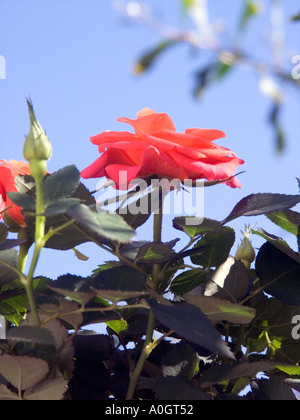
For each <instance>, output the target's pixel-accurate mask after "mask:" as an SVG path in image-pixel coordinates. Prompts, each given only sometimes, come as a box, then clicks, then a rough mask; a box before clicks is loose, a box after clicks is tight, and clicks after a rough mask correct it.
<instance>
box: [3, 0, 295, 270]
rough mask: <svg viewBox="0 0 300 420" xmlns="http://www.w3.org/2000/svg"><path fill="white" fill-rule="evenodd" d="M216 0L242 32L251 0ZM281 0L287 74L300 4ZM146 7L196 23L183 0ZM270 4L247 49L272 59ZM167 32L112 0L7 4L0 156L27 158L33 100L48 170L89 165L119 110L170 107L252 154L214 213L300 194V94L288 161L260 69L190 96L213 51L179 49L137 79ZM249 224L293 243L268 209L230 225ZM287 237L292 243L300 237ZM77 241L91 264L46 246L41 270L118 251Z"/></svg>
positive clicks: (288, 113)
mask: <svg viewBox="0 0 300 420" xmlns="http://www.w3.org/2000/svg"><path fill="white" fill-rule="evenodd" d="M208 3H209V11H210V13H211V18H212V20H214V21H220V20H223V21H224V22H225V23H226V25H227V29H228V32H229V37H230V36H233V35H234V32H235V29H234V22H236V17H237V15H238V14H239V13H240V10H241V4H242V2H241V1H240V0H222V1H219V0H209V2H208ZM265 3H266V4H270V2H265ZM283 3H284V5H285V9H286V10H285V16H284V19H285V22H286V29H287V33H286V46H287V51H288V53H287V55H286V57H285V62H284V67H285V69H286V70H287V71H288V72H289V71H292V64H291V62H290V55H289V54H291V53H294V54H300V46H299V39H300V36H299V29H300V24H299V23H298V24H296V23H295V24H290V23H288V17H289V16H291V15H292V14H295V13H296V12H298V11H299V10H298V9H299V2H298V1H297V0H289V1H288V2H283ZM148 4H149V5H150V6H151V8H152V9H153V10H154V13H155V14H156V16H157V17H158V18H159V19H160V20H163V21H166V22H167V23H169V24H172V25H175V26H178V27H181V28H193V26H192V25H191V22H189V20H188V18H187V17H185V16H183V14H182V10H181V8H180V2H179V1H178V0H169V1H168V2H162V1H161V0H148ZM268 7H269V6H268ZM268 7H267V9H266V10H265V12H264V13H262V14H261V15H260V16H259V17H258V18H257V20H256V21H254V22H253V24H252V25H251V26H250V27H249V30H248V31H247V32H246V33H245V35H244V37H245V38H244V42H245V45H246V47H247V49H248V50H249V51H251V53H252V54H254V55H256V56H259V57H260V58H262V59H264V58H265V59H269V58H270V55H269V52H268V50H267V51H266V49H265V47H264V45H265V42H268V39H269V35H270V21H269V17H268V13H267V12H268ZM229 37H228V38H229ZM160 40H161V36H160V35H158V34H157V33H155V32H152V31H150V30H148V29H146V28H144V27H143V26H137V25H134V24H129V23H128V22H126V21H125V20H124V19H123V18H122V17H121V15H120V14H119V13H117V12H116V10H114V9H113V8H112V6H111V2H110V1H109V0H84V1H83V0H0V55H1V56H3V57H5V61H6V79H5V80H1V79H0V144H1V156H0V158H1V159H7V160H9V159H16V160H21V159H23V157H22V146H23V141H24V138H25V135H26V134H27V132H28V129H29V120H28V113H27V108H26V101H25V97H27V96H30V97H31V99H32V101H33V104H34V107H35V111H36V114H37V117H38V119H39V121H40V122H41V124H42V126H43V127H44V128H45V129H46V131H47V134H48V136H49V138H50V140H51V142H52V145H53V157H52V159H51V161H50V162H49V171H51V172H53V171H55V170H58V169H59V168H61V167H63V166H66V165H69V164H75V165H76V166H77V167H78V168H79V169H83V168H85V167H86V166H87V165H89V164H90V163H91V162H93V161H94V160H95V158H97V157H98V152H97V148H96V147H95V146H93V145H92V144H91V143H90V140H89V139H90V136H92V135H94V134H97V133H100V132H101V131H103V130H108V129H110V130H123V129H126V126H124V125H123V124H121V123H118V122H117V121H116V120H117V118H119V117H130V118H134V117H135V115H136V113H137V112H138V111H139V110H140V109H142V108H144V107H150V108H152V109H154V110H155V111H157V112H167V113H168V114H169V115H170V116H171V118H172V119H173V121H174V123H175V126H176V128H177V130H178V131H184V130H185V129H186V128H189V127H202V128H217V129H220V130H222V131H224V132H225V133H226V135H227V137H226V139H223V140H222V142H220V143H219V144H222V145H224V146H225V147H228V148H230V149H231V150H233V151H235V153H236V154H237V155H238V156H239V157H240V158H242V159H244V160H245V162H246V163H245V165H243V167H242V169H243V170H245V171H246V173H245V174H243V175H241V176H240V177H239V179H240V180H241V182H242V185H243V187H242V189H241V190H233V189H231V188H229V187H227V186H225V185H220V186H217V187H213V188H209V189H207V190H206V191H205V216H206V217H209V218H214V219H217V220H222V219H224V218H225V217H226V216H227V215H228V213H229V212H230V211H231V209H232V208H233V207H234V205H235V204H236V203H237V202H238V201H239V200H240V199H241V198H243V197H245V196H246V195H249V194H251V193H258V192H278V193H285V194H297V193H298V187H297V182H296V179H295V178H296V177H300V165H299V158H300V141H299V138H300V123H299V121H300V120H299V111H300V109H299V108H300V106H299V92H296V91H293V90H292V89H288V90H287V91H286V94H285V108H284V112H283V123H284V127H285V129H286V132H287V133H286V134H287V141H288V145H287V148H286V151H285V153H284V154H283V155H282V156H280V157H279V156H277V155H276V152H275V148H274V140H273V132H272V130H271V128H270V126H269V124H268V123H267V116H268V112H269V104H270V102H269V100H268V98H266V97H264V96H262V95H261V93H260V92H259V89H258V83H257V76H256V75H255V74H253V73H251V72H249V71H243V70H234V71H233V72H232V73H231V74H230V75H229V76H228V77H227V79H226V80H224V82H223V83H222V84H219V85H217V86H214V87H212V88H211V89H210V90H209V91H208V92H207V93H206V94H205V95H204V97H203V98H202V99H201V100H200V101H196V100H195V99H194V98H193V97H192V87H193V82H194V79H193V75H194V73H195V71H197V70H199V68H200V67H201V63H202V64H203V63H204V62H205V57H207V56H206V55H204V54H202V52H200V51H197V52H195V51H192V50H191V48H190V47H188V46H186V45H180V46H178V47H176V48H173V49H170V50H169V51H168V52H167V53H166V54H165V55H164V56H162V58H161V60H159V62H158V63H157V65H155V66H154V68H153V69H151V71H149V73H147V74H145V75H144V76H142V77H139V78H137V77H135V76H133V74H132V67H133V63H134V62H135V61H136V60H137V58H138V57H139V56H140V55H141V54H142V53H143V52H145V51H146V50H148V49H149V48H151V47H152V46H154V45H155V44H156V43H158V42H159V41H160ZM83 182H84V184H85V185H86V186H87V187H89V188H90V189H92V190H93V189H95V187H96V184H97V180H87V181H86V180H84V181H83ZM171 219H172V217H171V216H166V217H165V224H164V231H163V239H164V240H170V239H172V238H176V237H181V236H180V235H178V232H177V231H174V230H173V229H172V227H171ZM245 223H251V225H252V226H253V225H254V224H255V223H257V224H258V225H259V226H263V227H264V228H265V229H266V230H269V231H270V232H272V233H273V234H277V235H279V236H283V237H284V238H285V239H287V240H288V241H290V239H291V238H290V236H287V235H285V234H284V233H283V232H282V231H281V230H280V229H278V228H277V227H276V226H275V225H272V224H270V223H269V222H268V221H267V220H266V219H265V218H264V217H259V218H247V219H246V218H241V219H238V220H237V221H235V222H234V223H231V224H230V226H232V227H234V228H235V229H236V232H237V237H238V239H239V238H240V236H241V235H240V230H241V229H243V227H244V224H245ZM138 238H139V239H143V238H146V239H150V238H151V224H149V223H148V224H147V225H146V226H145V227H143V228H142V229H141V230H139V231H138ZM253 242H254V244H255V245H256V246H259V245H260V244H261V243H262V241H261V240H260V239H257V238H256V239H254V238H253ZM290 243H291V244H292V245H294V241H293V240H292V241H290ZM79 249H80V250H81V251H82V252H84V253H86V254H87V255H88V256H89V257H90V260H89V261H88V262H81V261H77V260H76V258H75V257H74V255H73V253H72V252H71V251H70V252H67V253H60V252H59V253H57V252H56V251H46V252H45V253H44V254H43V256H42V258H41V261H40V265H39V269H38V271H39V272H40V273H43V274H44V275H47V276H49V277H52V278H56V276H58V275H59V274H64V273H67V272H71V273H72V274H78V275H88V274H89V273H90V272H91V270H92V269H93V268H95V267H96V265H97V264H101V263H103V261H105V260H107V259H110V255H107V254H104V253H103V252H102V251H101V250H99V249H98V248H96V247H95V246H94V245H83V246H81V247H79ZM233 251H234V250H233Z"/></svg>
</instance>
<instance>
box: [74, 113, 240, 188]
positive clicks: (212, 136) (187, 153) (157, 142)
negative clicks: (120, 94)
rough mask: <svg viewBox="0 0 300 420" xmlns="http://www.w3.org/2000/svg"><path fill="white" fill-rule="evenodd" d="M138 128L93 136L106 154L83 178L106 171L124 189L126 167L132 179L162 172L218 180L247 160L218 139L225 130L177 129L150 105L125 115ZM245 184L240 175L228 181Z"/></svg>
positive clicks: (162, 174) (176, 176) (166, 175)
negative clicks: (121, 182) (121, 178)
mask: <svg viewBox="0 0 300 420" xmlns="http://www.w3.org/2000/svg"><path fill="white" fill-rule="evenodd" d="M118 121H120V122H124V123H128V124H130V125H131V126H132V127H133V128H134V131H135V133H134V134H133V133H130V132H128V131H121V132H119V131H104V132H103V133H101V134H98V135H96V136H93V137H91V141H92V143H93V144H96V145H98V150H99V152H100V153H101V156H100V157H99V158H98V159H97V160H96V161H95V162H94V163H92V164H91V165H90V166H88V167H87V168H86V169H84V170H83V171H82V172H81V176H82V177H83V178H100V177H103V176H106V177H107V178H108V179H111V180H113V181H114V182H115V183H116V185H117V188H120V186H119V185H118V184H119V173H120V171H125V172H126V174H127V181H128V184H129V183H130V181H132V180H133V179H135V178H142V179H143V178H147V177H151V176H152V175H157V176H158V177H159V178H160V179H162V178H167V179H179V180H181V181H182V182H183V181H184V180H187V179H192V180H197V179H203V178H205V179H207V180H209V181H217V180H222V179H228V178H230V177H231V176H233V174H234V172H235V170H236V168H237V166H239V165H242V164H243V163H244V161H243V160H241V159H239V158H237V156H236V155H235V154H234V153H233V152H232V151H231V150H229V149H226V148H224V147H222V146H219V145H217V144H214V143H213V141H214V140H217V139H220V138H222V137H225V134H224V133H223V132H222V131H219V130H210V129H200V128H189V129H187V130H185V132H184V133H178V132H176V129H175V126H174V124H173V121H172V120H171V118H170V117H169V116H168V115H167V114H165V113H155V112H154V111H152V110H151V109H149V108H144V109H143V110H141V111H140V112H139V113H138V115H137V119H135V120H131V119H129V118H119V119H118ZM226 184H227V185H229V186H230V187H232V188H236V187H238V188H240V187H241V184H240V182H239V181H238V180H237V179H236V178H232V179H231V180H230V181H227V182H226Z"/></svg>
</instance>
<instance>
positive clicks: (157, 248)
mask: <svg viewBox="0 0 300 420" xmlns="http://www.w3.org/2000/svg"><path fill="white" fill-rule="evenodd" d="M173 255H174V251H173V250H172V249H171V248H169V247H168V246H167V245H165V244H156V243H148V244H146V245H143V246H142V247H141V248H140V249H139V252H138V254H137V256H136V259H135V261H136V263H144V264H156V263H158V264H159V263H163V262H166V261H169V260H170V259H171V258H172V256H173Z"/></svg>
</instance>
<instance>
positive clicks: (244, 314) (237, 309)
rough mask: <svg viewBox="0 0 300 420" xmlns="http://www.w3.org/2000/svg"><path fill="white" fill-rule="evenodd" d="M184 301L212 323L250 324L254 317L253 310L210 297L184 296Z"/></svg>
mask: <svg viewBox="0 0 300 420" xmlns="http://www.w3.org/2000/svg"><path fill="white" fill-rule="evenodd" d="M183 298H184V300H185V301H186V302H188V303H190V304H192V305H194V306H197V308H199V309H201V311H202V312H203V313H204V315H206V316H207V318H208V319H209V320H210V321H212V322H217V321H227V322H231V323H232V324H246V325H247V324H250V322H251V321H252V320H253V318H254V317H255V310H254V309H253V308H248V307H246V306H243V305H239V304H236V303H231V302H229V301H227V300H223V299H218V298H215V297H210V296H194V295H184V296H183Z"/></svg>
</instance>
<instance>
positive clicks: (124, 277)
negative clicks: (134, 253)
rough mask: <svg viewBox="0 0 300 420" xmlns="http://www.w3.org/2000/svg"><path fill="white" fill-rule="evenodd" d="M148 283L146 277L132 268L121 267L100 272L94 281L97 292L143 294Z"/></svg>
mask: <svg viewBox="0 0 300 420" xmlns="http://www.w3.org/2000/svg"><path fill="white" fill-rule="evenodd" d="M145 283H146V276H145V275H143V274H142V273H140V272H139V271H137V270H134V269H133V268H130V267H125V266H120V267H113V268H110V269H108V270H104V271H101V272H99V273H98V274H97V275H96V276H95V277H94V280H93V288H94V289H96V290H97V291H100V290H110V291H113V290H114V291H123V292H141V291H142V290H143V289H144V286H145Z"/></svg>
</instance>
